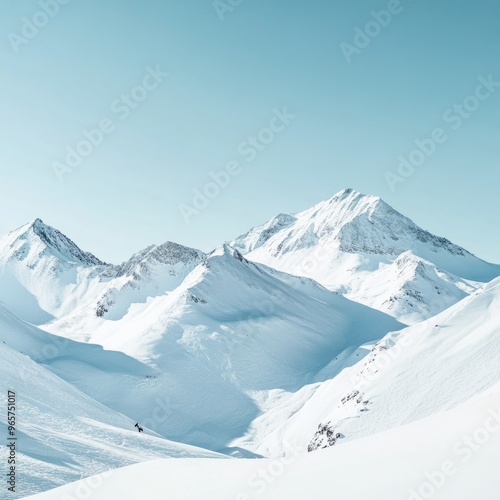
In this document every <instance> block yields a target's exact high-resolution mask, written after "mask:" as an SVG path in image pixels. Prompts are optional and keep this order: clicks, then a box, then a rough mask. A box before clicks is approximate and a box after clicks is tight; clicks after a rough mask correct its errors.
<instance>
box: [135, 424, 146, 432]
mask: <svg viewBox="0 0 500 500" xmlns="http://www.w3.org/2000/svg"><path fill="white" fill-rule="evenodd" d="M134 427H137V430H138V431H139V432H144V429H143V428H142V427H141V426H140V425H139V424H138V423H137V424H135V425H134Z"/></svg>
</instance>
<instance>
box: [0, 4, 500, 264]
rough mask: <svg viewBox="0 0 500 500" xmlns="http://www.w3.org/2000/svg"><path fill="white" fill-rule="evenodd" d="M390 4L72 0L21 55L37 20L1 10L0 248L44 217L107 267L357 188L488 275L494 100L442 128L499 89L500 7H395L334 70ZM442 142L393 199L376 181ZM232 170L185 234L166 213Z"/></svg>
mask: <svg viewBox="0 0 500 500" xmlns="http://www.w3.org/2000/svg"><path fill="white" fill-rule="evenodd" d="M47 1H49V0H47ZM50 1H56V0H50ZM222 1H226V0H222ZM394 1H395V0H394ZM388 3H389V2H388V1H385V0H384V1H361V0H358V1H356V2H352V0H336V1H331V0H318V1H316V2H304V1H298V0H287V1H285V0H243V2H242V3H241V5H239V6H238V7H236V8H234V10H233V11H232V12H226V13H225V17H224V20H223V21H222V22H221V20H220V19H219V17H218V15H217V12H216V10H215V8H214V6H213V2H212V0H176V1H174V0H172V1H165V0H146V1H144V2H139V1H131V0H106V1H105V2H101V1H98V0H85V1H83V0H70V1H69V2H68V3H67V5H64V6H60V10H59V12H58V13H57V14H56V15H55V16H54V17H53V18H50V19H49V21H48V23H47V25H46V26H44V27H42V28H40V29H39V32H38V33H37V34H35V36H33V38H31V39H29V40H28V39H27V38H26V41H27V43H21V42H19V40H20V39H19V38H13V35H12V34H15V35H22V29H23V25H24V21H23V19H22V18H23V17H27V18H28V19H29V20H32V19H33V17H34V16H36V15H37V13H38V12H39V11H40V10H41V6H40V4H39V3H38V2H37V1H31V0H30V1H28V0H24V1H19V2H3V3H2V5H1V6H0V14H1V15H0V51H1V62H2V77H1V79H0V132H1V140H0V214H1V217H0V233H4V232H7V231H8V230H10V229H13V228H15V227H17V226H19V225H21V224H23V223H25V222H27V221H29V220H31V219H34V218H36V217H40V218H42V219H43V220H44V221H45V222H46V223H48V224H50V225H53V226H55V227H57V228H58V229H60V230H61V231H63V232H64V233H65V234H67V235H68V236H69V237H71V238H72V239H74V240H75V241H76V243H77V244H79V245H80V246H81V247H83V248H84V249H85V250H89V251H91V252H93V253H95V254H96V255H97V256H98V257H100V258H101V259H104V260H107V261H111V262H120V261H122V260H124V259H126V258H128V257H129V256H130V254H132V253H133V252H135V251H137V250H139V249H141V248H143V247H145V246H148V245H149V244H151V243H161V242H163V241H166V240H172V241H176V242H179V243H182V244H185V245H189V246H194V247H198V248H201V249H203V250H210V249H211V248H213V247H214V246H216V245H217V244H219V243H220V242H222V241H224V240H229V239H231V238H233V237H234V236H237V235H239V234H240V233H242V232H245V231H246V230H247V229H249V228H250V227H251V226H254V225H257V224H260V223H262V222H264V221H265V220H267V219H269V218H270V217H271V216H273V215H275V214H276V213H278V212H295V211H300V210H302V209H305V208H307V207H309V206H310V205H312V204H314V203H316V202H318V201H320V200H322V199H326V198H329V197H331V196H332V195H333V194H335V193H336V192H337V191H339V190H341V189H342V188H345V187H353V188H354V189H357V190H359V191H362V192H365V193H370V194H378V195H380V196H381V197H382V198H384V199H385V200H386V201H387V202H388V203H389V204H391V205H392V206H393V207H394V208H396V209H397V210H399V211H400V212H402V213H404V214H405V215H407V216H409V217H410V218H412V219H413V220H414V221H415V222H416V223H418V224H419V225H420V226H422V227H424V228H425V229H428V230H430V231H432V232H434V233H436V234H439V235H442V236H446V237H448V238H449V239H451V240H452V241H454V242H455V243H458V244H460V245H462V246H464V247H466V248H467V249H469V250H470V251H472V252H474V253H476V254H477V255H478V256H480V257H482V258H485V259H487V260H491V261H496V262H500V254H499V243H500V235H499V233H498V231H497V227H498V224H497V217H498V213H499V204H500V202H499V196H498V186H499V179H500V174H499V168H498V160H499V157H500V154H499V153H500V140H499V136H500V125H499V118H498V117H499V116H500V115H499V110H500V88H498V89H494V90H493V92H491V96H490V97H489V98H487V99H485V100H484V101H481V102H480V105H479V108H478V109H477V110H476V111H474V112H471V113H470V117H468V118H467V119H463V123H462V124H461V127H460V128H458V129H457V130H453V128H452V123H451V122H445V121H443V114H444V113H445V112H446V111H447V109H449V108H450V107H451V106H453V105H454V103H461V102H463V101H464V100H465V99H466V98H467V97H468V96H470V95H472V94H473V93H474V91H475V89H476V87H477V85H478V84H479V82H478V78H479V77H480V76H484V77H485V78H488V77H489V75H490V74H492V75H493V79H494V81H499V82H500V68H499V59H498V53H499V49H500V44H499V41H500V32H499V30H498V25H499V22H500V4H498V2H496V1H493V0H490V1H484V2H480V3H478V2H474V1H472V0H469V1H465V0H454V1H451V0H448V1H445V2H439V3H437V2H435V1H431V0H404V1H403V0H402V1H401V4H400V5H401V7H402V12H400V13H399V14H394V15H393V19H392V20H391V22H390V23H389V24H388V26H387V27H385V28H382V29H381V30H380V34H379V35H378V36H376V37H374V38H372V39H370V40H371V41H370V44H369V45H368V46H367V47H366V48H363V49H362V50H360V53H357V54H353V56H352V60H351V62H350V63H348V62H347V60H346V58H345V57H344V55H343V53H342V51H341V50H340V47H339V46H340V44H341V43H342V42H346V43H350V44H353V43H354V35H355V28H356V27H357V26H358V27H360V28H362V29H364V27H365V25H366V24H367V23H368V22H369V21H370V20H372V19H373V18H372V14H371V13H370V11H371V10H372V9H376V10H380V9H385V8H386V7H387V5H388ZM400 10H401V8H400ZM36 19H37V20H38V21H39V22H41V23H43V21H44V18H43V14H42V15H41V16H40V15H38V17H36ZM372 28H373V24H372ZM375 28H376V26H375ZM375 28H373V29H375ZM25 30H26V28H25ZM30 36H31V35H30ZM13 40H14V42H13ZM16 44H17V45H16ZM13 45H15V46H16V47H17V48H18V49H19V50H18V52H16V51H15V50H14V47H13ZM157 65H159V66H160V68H161V69H162V70H164V71H168V72H169V73H170V74H169V76H168V77H166V78H164V80H163V82H162V83H160V84H159V85H158V87H157V88H156V89H153V90H150V91H149V93H148V94H147V97H146V98H145V99H144V100H143V101H142V102H140V103H139V104H138V105H137V107H136V108H135V109H132V110H131V111H130V114H129V116H127V117H126V119H124V120H121V119H120V114H119V113H118V112H116V108H115V111H113V110H112V108H111V106H112V103H113V102H115V101H116V100H117V99H120V98H121V94H123V93H129V92H130V90H131V89H132V88H133V87H134V86H136V85H137V84H140V83H141V82H142V80H143V78H144V76H145V75H146V68H147V67H148V66H150V67H153V68H155V67H156V66H157ZM148 82H149V84H150V85H151V86H152V80H151V79H150V80H148ZM483 94H484V93H483ZM136 95H139V96H140V95H141V94H136ZM470 103H472V104H473V103H474V101H469V104H470ZM284 107H286V108H287V110H288V112H289V113H291V114H294V115H296V118H295V119H293V120H292V121H291V123H290V124H289V125H288V126H286V127H285V128H284V130H283V131H282V132H279V133H276V134H275V137H274V140H273V141H271V142H270V143H269V144H268V145H266V146H265V149H263V150H262V151H260V152H259V153H258V155H257V156H256V158H255V159H254V160H253V161H251V162H247V161H246V160H247V158H248V157H245V156H242V155H241V154H239V153H238V146H239V145H240V144H241V143H242V141H244V140H245V139H246V138H247V137H248V136H249V135H255V134H256V133H257V132H259V131H260V130H261V129H262V128H264V127H267V126H268V124H269V122H270V120H271V118H272V117H273V113H274V112H273V110H275V109H278V110H282V109H283V108H284ZM122 109H123V108H122ZM122 117H123V116H122ZM104 118H108V119H110V120H111V121H112V122H113V125H114V127H115V129H114V131H113V132H112V133H110V134H109V135H106V136H105V138H104V141H103V143H102V144H101V145H99V147H96V148H94V150H93V152H92V153H91V154H90V155H89V156H88V157H87V158H85V159H84V160H83V161H82V163H81V164H80V165H79V166H78V167H77V168H76V169H75V170H74V171H73V172H71V173H68V174H66V175H64V176H63V180H62V182H59V181H58V179H57V177H56V175H55V173H54V171H53V169H52V164H53V162H56V161H57V162H64V158H65V152H66V147H67V146H73V147H75V146H76V145H77V143H78V142H79V141H81V140H82V139H83V138H84V137H83V135H82V130H83V129H91V128H94V127H95V126H97V124H98V123H99V122H100V121H101V120H102V119H104ZM438 127H439V128H443V130H444V131H445V132H446V134H447V140H446V142H445V143H444V144H440V145H439V146H438V147H437V150H436V152H435V153H434V154H433V155H432V156H431V157H430V158H428V159H427V160H426V162H425V163H424V164H423V165H422V166H419V167H417V168H416V171H415V173H414V174H413V175H412V176H411V177H408V178H407V179H406V181H405V182H404V183H402V184H398V185H397V186H396V189H395V190H394V191H393V190H391V189H390V187H389V185H388V183H387V182H386V179H385V178H384V172H386V171H388V170H391V171H396V169H397V167H398V157H399V156H400V155H406V156H408V155H409V154H410V153H411V151H412V150H413V149H414V148H415V147H416V146H415V145H414V141H415V139H423V138H424V137H428V136H430V134H431V132H432V130H433V129H435V128H438ZM233 160H234V161H238V162H239V164H240V165H241V166H242V167H243V170H242V172H241V173H240V174H239V175H237V176H235V177H233V178H232V180H231V183H230V185H229V186H228V187H227V188H225V189H223V190H221V193H220V194H219V196H217V197H216V198H214V199H212V200H211V201H210V203H209V205H208V207H207V208H206V209H204V210H203V211H201V213H200V214H198V215H196V216H194V217H192V218H191V222H190V224H186V223H185V221H184V219H183V217H182V215H181V212H180V211H179V206H180V205H181V204H191V200H192V198H193V196H194V193H193V190H194V189H195V188H198V189H203V187H204V186H205V184H206V183H207V182H209V181H210V177H209V172H210V171H218V170H221V169H223V168H224V167H225V166H226V164H227V163H228V162H230V161H233Z"/></svg>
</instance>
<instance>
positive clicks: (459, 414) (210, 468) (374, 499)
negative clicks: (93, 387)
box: [30, 385, 500, 500]
mask: <svg viewBox="0 0 500 500" xmlns="http://www.w3.org/2000/svg"><path fill="white" fill-rule="evenodd" d="M499 400H500V386H498V385H497V386H495V387H494V388H492V389H491V390H489V391H487V392H486V393H484V394H481V395H480V396H479V397H477V398H474V399H473V400H471V401H468V402H467V403H464V404H462V405H460V406H459V407H457V408H455V409H453V410H450V411H446V412H444V413H441V414H439V415H433V416H432V417H428V418H426V419H424V420H420V421H418V422H414V423H412V424H409V425H406V426H402V427H398V428H396V429H392V430H390V431H386V432H383V433H379V434H376V435H374V436H370V437H367V438H363V439H359V440H356V441H352V442H348V443H343V444H339V445H337V446H335V447H333V448H329V449H327V450H320V451H317V452H315V453H305V454H304V453H302V454H299V453H294V451H295V450H293V449H292V452H291V453H290V454H289V456H288V457H286V458H282V459H274V460H268V459H262V460H224V461H217V460H210V459H208V460H207V459H180V460H170V461H166V460H157V461H152V462H148V463H143V464H138V465H134V466H130V467H126V468H124V469H119V470H115V471H113V472H112V473H111V474H109V475H105V476H99V477H95V478H92V479H90V478H89V479H88V480H87V481H79V482H77V483H73V484H69V485H66V486H64V487H61V488H58V489H56V490H54V491H51V492H47V493H44V494H41V495H36V496H34V497H30V499H31V500H58V499H60V498H75V497H78V494H80V495H83V494H86V495H88V496H91V498H92V499H95V500H109V499H110V498H120V499H122V500H136V499H137V498H148V499H149V500H160V499H161V500H162V499H164V498H170V499H172V500H250V499H257V498H259V499H262V500H303V499H307V498H314V499H315V500H331V499H332V498H335V499H338V500H366V499H370V500H401V499H408V500H421V499H424V498H435V499H436V500H458V499H460V500H476V499H479V498H480V499H488V500H490V499H491V500H493V499H495V498H497V497H498V496H497V490H498V484H497V473H498V461H499V458H500V440H499V439H498V437H499V435H500V405H499ZM487 429H490V431H488V430H487ZM467 440H468V441H467ZM443 471H444V472H443Z"/></svg>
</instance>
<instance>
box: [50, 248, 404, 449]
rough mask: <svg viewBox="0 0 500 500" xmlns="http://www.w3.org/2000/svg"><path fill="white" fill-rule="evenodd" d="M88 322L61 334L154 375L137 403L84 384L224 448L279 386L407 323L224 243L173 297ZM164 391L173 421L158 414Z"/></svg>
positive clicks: (156, 423) (157, 425) (120, 405)
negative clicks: (85, 338) (134, 363)
mask: <svg viewBox="0 0 500 500" xmlns="http://www.w3.org/2000/svg"><path fill="white" fill-rule="evenodd" d="M82 321H83V319H82V318H79V319H78V321H75V322H74V323H71V321H70V320H65V324H64V327H65V328H68V329H67V330H66V331H64V332H63V331H62V330H60V331H59V333H61V334H63V333H64V334H65V335H67V336H73V337H74V338H78V337H79V336H80V335H81V332H80V331H79V330H77V331H72V330H71V327H73V328H87V330H88V331H91V335H90V337H89V340H90V341H91V342H93V343H96V344H100V345H102V346H104V347H105V348H106V349H111V350H115V351H120V352H123V353H125V354H127V355H128V356H130V357H132V358H134V359H137V360H140V361H141V363H144V364H146V365H148V366H149V367H150V368H151V369H152V370H154V372H155V377H154V378H153V379H151V380H150V381H148V384H147V386H146V385H145V386H143V387H142V391H141V393H140V394H136V395H135V397H134V399H133V401H132V402H131V401H130V400H129V399H128V398H126V397H119V395H118V394H119V392H120V390H121V389H120V388H116V387H113V386H112V385H110V386H109V390H108V392H105V390H104V389H103V388H102V387H99V389H98V390H97V389H96V388H95V386H94V385H93V384H89V383H88V381H87V379H86V378H78V377H75V378H74V383H75V385H76V386H77V387H78V388H79V389H81V390H82V391H84V392H86V393H87V394H89V395H91V396H92V397H93V398H95V399H97V400H99V401H101V402H103V403H105V404H106V405H108V406H111V407H113V408H114V409H116V410H117V411H120V412H121V413H124V414H127V415H130V414H131V412H132V411H133V412H135V413H134V415H137V416H136V417H135V418H136V419H137V420H139V421H141V422H144V423H145V425H148V426H151V427H152V428H154V429H155V430H156V431H157V432H159V433H160V434H162V435H164V436H168V437H169V438H172V439H175V440H178V441H182V442H186V443H190V444H196V445H199V446H202V447H204V448H210V449H214V450H217V451H227V452H231V451H232V450H226V448H227V446H228V443H230V442H231V441H232V440H233V439H235V438H237V437H239V436H241V435H243V434H244V433H245V430H246V429H247V428H248V427H249V425H250V424H251V422H252V421H253V420H254V419H255V418H256V417H258V416H259V414H260V413H261V412H262V411H263V410H262V409H263V408H265V407H266V401H268V400H269V399H270V397H271V396H270V394H271V393H272V391H275V390H277V389H283V390H286V391H295V390H297V389H299V388H300V387H302V386H303V385H304V384H306V383H308V381H310V380H313V379H315V377H317V373H318V372H319V371H321V370H322V369H323V367H324V366H325V365H327V364H329V363H330V361H331V359H332V358H333V357H335V356H336V355H337V354H338V353H340V352H342V351H344V350H345V349H346V348H351V347H354V348H356V347H358V346H359V345H361V344H363V343H365V342H367V341H368V340H377V339H380V338H381V337H382V336H384V335H385V334H386V333H387V332H388V331H390V330H394V329H399V328H401V327H402V326H403V325H401V324H400V323H398V322H396V321H395V320H394V319H392V318H391V317H389V316H387V315H384V314H382V313H380V312H378V311H375V310H372V309H370V308H367V307H365V306H362V305H360V304H357V303H355V302H351V301H349V300H347V299H345V298H343V297H341V296H339V295H337V294H335V293H332V292H330V291H328V290H326V289H325V288H323V287H322V286H321V285H318V284H317V283H315V282H313V281H312V280H309V279H305V278H296V277H293V276H290V275H286V274H284V273H281V272H278V271H275V270H273V269H269V268H266V267H265V266H259V265H256V264H253V263H251V262H248V261H247V260H246V259H244V258H243V257H242V256H241V254H240V253H239V252H237V251H235V250H234V249H232V248H231V247H229V246H227V245H224V246H222V247H219V248H218V249H216V250H215V251H214V252H212V253H211V254H210V255H209V256H208V257H207V258H206V259H205V260H203V262H202V263H200V264H199V265H198V266H197V267H196V268H195V269H194V270H193V271H192V272H191V273H189V274H188V275H187V277H186V278H185V279H184V280H183V282H182V283H181V284H180V285H179V286H178V287H177V288H175V289H174V290H173V291H171V292H170V293H167V294H164V295H160V296H156V297H148V298H147V300H146V301H145V302H144V303H134V304H132V305H131V307H130V308H129V309H128V311H127V312H126V314H125V315H124V316H123V317H121V318H119V319H113V320H110V319H107V318H106V317H95V316H94V317H93V318H92V319H90V318H88V321H89V322H83V323H82ZM82 324H83V325H84V326H83V327H82V326H81V325H82ZM89 324H90V325H91V328H90V327H89ZM51 326H54V325H48V326H47V327H51ZM158 397H160V398H161V406H162V408H163V410H162V411H165V413H166V414H167V415H168V418H164V419H159V420H158V419H157V420H154V419H152V412H153V411H154V409H155V407H157V406H158V403H157V400H158ZM132 404H133V406H132ZM282 447H283V444H282V443H277V446H276V449H275V450H274V452H276V453H281V452H282ZM235 448H238V447H235ZM234 451H236V450H234ZM241 451H242V453H245V451H244V450H241Z"/></svg>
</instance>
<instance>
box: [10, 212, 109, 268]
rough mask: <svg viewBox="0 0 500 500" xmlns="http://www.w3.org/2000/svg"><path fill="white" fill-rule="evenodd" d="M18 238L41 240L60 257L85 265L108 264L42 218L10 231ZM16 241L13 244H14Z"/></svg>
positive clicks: (33, 240)
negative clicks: (81, 247) (84, 249)
mask: <svg viewBox="0 0 500 500" xmlns="http://www.w3.org/2000/svg"><path fill="white" fill-rule="evenodd" d="M10 235H11V236H14V237H15V239H14V242H15V241H16V240H26V241H32V242H33V243H36V242H37V241H38V242H40V243H41V244H42V245H43V246H45V248H46V249H47V250H49V251H52V252H53V253H54V252H55V253H58V254H59V255H58V257H60V258H63V259H66V260H68V261H69V262H76V263H77V264H81V265H84V266H98V265H106V263H105V262H103V261H101V260H100V259H98V258H97V257H96V256H95V255H93V254H91V253H90V252H85V251H83V250H81V249H80V248H79V247H78V246H77V245H76V244H75V243H74V242H73V241H72V240H70V239H69V238H68V237H67V236H66V235H64V234H63V233H61V232H60V231H58V230H57V229H55V228H53V227H52V226H49V225H47V224H45V223H44V222H43V221H42V219H39V218H37V219H35V220H34V221H33V222H30V223H28V224H25V225H24V226H21V227H20V228H19V229H17V230H15V231H13V232H12V233H10ZM14 242H13V243H12V244H11V246H12V245H14Z"/></svg>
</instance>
